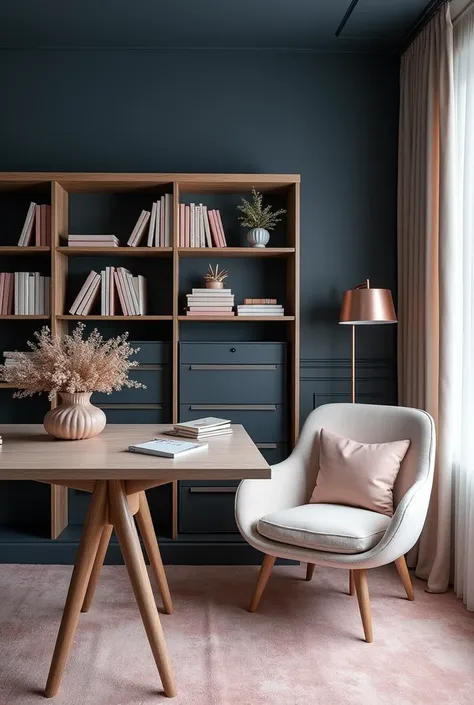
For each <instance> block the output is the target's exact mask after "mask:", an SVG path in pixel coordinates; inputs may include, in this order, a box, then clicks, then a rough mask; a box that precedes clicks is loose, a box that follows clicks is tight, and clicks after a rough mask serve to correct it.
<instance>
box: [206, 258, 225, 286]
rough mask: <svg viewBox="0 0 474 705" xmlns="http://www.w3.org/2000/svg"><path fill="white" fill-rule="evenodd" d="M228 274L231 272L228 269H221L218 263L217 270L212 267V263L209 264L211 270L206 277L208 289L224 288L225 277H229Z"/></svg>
mask: <svg viewBox="0 0 474 705" xmlns="http://www.w3.org/2000/svg"><path fill="white" fill-rule="evenodd" d="M228 276H229V273H228V272H227V270H226V269H221V270H220V271H219V265H218V264H216V268H215V270H214V269H213V268H212V265H209V271H208V272H207V274H206V275H205V277H204V279H205V280H206V289H223V288H224V279H227V277H228Z"/></svg>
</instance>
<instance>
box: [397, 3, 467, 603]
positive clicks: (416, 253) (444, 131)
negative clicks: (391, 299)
mask: <svg viewBox="0 0 474 705" xmlns="http://www.w3.org/2000/svg"><path fill="white" fill-rule="evenodd" d="M400 82H401V84H400V91H401V93H400V131H399V175H398V272H399V275H398V318H399V329H398V336H399V349H398V369H399V403H400V404H402V405H406V406H413V407H417V408H422V409H426V410H427V411H429V413H430V414H432V416H433V417H434V419H435V421H436V427H437V436H438V453H437V467H436V472H435V482H434V487H433V494H432V501H431V505H430V510H429V513H428V518H427V522H426V524H425V528H424V530H423V533H422V536H421V539H420V541H419V543H418V545H417V547H416V548H415V549H414V550H413V551H412V552H411V554H410V556H409V563H410V565H411V566H416V574H417V575H418V576H419V577H421V578H424V579H426V580H428V590H429V591H432V592H441V591H443V590H446V589H447V587H448V583H449V579H450V563H451V550H450V546H451V532H452V515H451V503H452V483H453V469H452V465H453V464H452V458H453V442H454V441H453V438H454V433H453V431H454V430H455V429H454V419H455V413H454V405H455V399H454V396H455V395H454V381H453V370H454V368H455V350H454V345H453V342H452V341H453V340H454V336H453V335H452V326H453V325H454V323H453V322H454V315H455V307H456V296H455V295H454V294H453V288H452V283H453V279H454V277H453V270H454V267H455V264H454V247H455V240H454V234H455V208H454V205H455V169H454V165H455V162H454V158H455V132H454V118H455V112H454V86H453V83H454V81H453V28H452V24H451V19H450V13H449V3H447V4H446V5H444V6H443V7H442V8H441V9H440V10H439V11H438V12H437V13H436V15H435V16H434V17H433V19H432V20H431V21H430V23H429V24H428V26H427V27H425V29H424V30H423V31H422V32H421V34H420V35H419V36H418V37H417V38H416V39H415V41H414V42H413V43H412V44H411V46H410V47H409V48H408V50H407V51H406V52H405V54H404V55H403V56H402V61H401V73H400Z"/></svg>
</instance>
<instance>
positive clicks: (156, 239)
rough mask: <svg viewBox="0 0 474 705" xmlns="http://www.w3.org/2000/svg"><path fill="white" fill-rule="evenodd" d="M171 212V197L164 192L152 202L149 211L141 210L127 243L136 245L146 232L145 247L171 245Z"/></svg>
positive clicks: (130, 245)
mask: <svg viewBox="0 0 474 705" xmlns="http://www.w3.org/2000/svg"><path fill="white" fill-rule="evenodd" d="M172 213H173V197H172V195H171V194H170V193H166V194H165V195H164V196H162V197H161V198H160V200H159V201H157V202H156V203H153V205H152V207H151V211H147V210H142V212H141V213H140V217H139V218H138V220H137V222H136V224H135V227H134V228H133V231H132V234H131V235H130V237H129V238H128V242H127V245H128V246H129V247H137V246H138V245H139V244H140V242H141V241H142V239H143V237H144V235H145V233H147V241H146V246H147V247H171V240H172V236H171V233H172Z"/></svg>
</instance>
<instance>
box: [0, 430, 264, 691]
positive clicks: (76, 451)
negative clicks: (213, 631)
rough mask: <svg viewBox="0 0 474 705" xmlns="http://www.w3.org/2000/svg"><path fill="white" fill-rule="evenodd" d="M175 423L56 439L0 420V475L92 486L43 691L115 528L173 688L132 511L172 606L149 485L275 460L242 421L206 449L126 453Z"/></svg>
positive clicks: (259, 472)
mask: <svg viewBox="0 0 474 705" xmlns="http://www.w3.org/2000/svg"><path fill="white" fill-rule="evenodd" d="M169 428H170V426H169V425H166V426H155V425H125V424H123V425H111V426H107V427H106V428H105V430H104V431H103V432H102V433H101V434H100V435H99V436H97V437H96V438H91V439H89V440H86V441H57V440H55V439H53V438H51V436H48V435H47V433H46V432H45V431H44V429H43V427H42V426H40V425H26V424H25V425H22V424H19V425H0V435H2V436H3V445H2V446H0V480H37V481H39V482H47V483H50V484H54V485H62V486H66V487H73V488H76V489H81V490H86V491H89V492H92V499H91V504H90V508H89V512H88V514H87V518H86V521H85V523H84V529H83V532H82V536H81V540H80V543H79V548H78V551H77V558H76V564H75V566H74V570H73V573H72V577H71V583H70V585H69V591H68V595H67V598H66V605H65V607H64V613H63V616H62V620H61V625H60V627H59V633H58V638H57V641H56V646H55V649H54V653H53V659H52V662H51V668H50V671H49V676H48V681H47V684H46V689H45V695H46V696H47V697H53V696H54V695H56V693H57V692H58V689H59V685H60V682H61V677H62V674H63V671H64V667H65V665H66V660H67V657H68V654H69V651H70V649H71V645H72V641H73V638H74V633H75V630H76V627H77V623H78V620H79V614H80V612H81V610H82V611H87V610H88V609H89V607H90V605H91V602H92V598H93V594H94V590H95V586H96V584H97V580H98V577H99V573H100V569H101V567H102V563H103V561H104V557H105V553H106V551H107V546H108V543H109V540H110V536H111V534H112V530H113V529H115V532H116V534H117V538H118V541H119V544H120V547H121V550H122V553H123V557H124V562H125V565H126V568H127V571H128V574H129V577H130V582H131V583H132V587H133V591H134V593H135V599H136V601H137V604H138V608H139V610H140V614H141V617H142V620H143V625H144V627H145V631H146V634H147V637H148V641H149V643H150V647H151V650H152V652H153V656H154V658H155V662H156V665H157V667H158V671H159V674H160V677H161V681H162V683H163V690H164V692H165V694H166V695H167V696H168V697H173V696H175V695H176V686H175V682H174V677H173V671H172V667H171V663H170V660H169V657H168V651H167V648H166V643H165V640H164V635H163V630H162V627H161V622H160V618H159V616H158V610H157V608H156V604H155V600H154V598H153V591H152V588H151V585H150V581H149V578H148V573H147V570H146V566H145V560H144V557H143V554H142V551H141V548H140V540H139V538H138V533H137V529H136V526H135V522H134V520H133V517H134V516H135V517H136V519H137V523H138V527H139V529H140V533H141V535H142V539H143V543H144V545H145V548H146V551H147V554H148V558H149V560H150V566H151V568H152V572H153V574H154V576H155V578H156V580H157V583H158V587H159V590H160V594H161V597H162V600H163V604H164V607H165V610H166V612H168V613H169V614H171V613H172V611H173V607H172V603H171V596H170V593H169V588H168V583H167V581H166V575H165V571H164V568H163V563H162V561H161V555H160V551H159V548H158V544H157V541H156V535H155V532H154V529H153V523H152V520H151V515H150V511H149V508H148V503H147V500H146V495H145V490H147V489H150V488H152V487H156V486H157V485H161V484H164V483H167V482H171V481H172V480H238V479H246V478H269V477H270V475H271V471H270V467H269V466H268V464H267V463H266V461H265V459H264V458H263V456H262V455H261V454H260V452H259V451H258V449H257V448H256V446H255V445H254V443H253V442H252V440H251V439H250V437H249V436H248V434H247V432H246V431H245V429H244V428H243V427H242V426H233V429H234V433H233V434H232V435H228V436H220V437H219V436H217V437H215V438H210V439H208V440H207V441H206V442H207V443H208V444H209V447H208V449H206V450H199V451H196V452H192V453H187V454H185V455H183V456H182V457H178V458H176V459H174V460H173V459H168V458H157V457H153V456H149V455H138V454H135V453H129V452H127V451H126V448H127V447H128V446H129V445H130V444H132V443H140V442H143V441H146V440H151V439H152V438H156V437H157V436H159V434H160V431H164V430H166V429H169Z"/></svg>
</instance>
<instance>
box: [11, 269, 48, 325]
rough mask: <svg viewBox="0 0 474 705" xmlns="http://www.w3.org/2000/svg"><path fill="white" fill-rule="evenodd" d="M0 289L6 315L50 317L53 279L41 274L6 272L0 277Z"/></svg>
mask: <svg viewBox="0 0 474 705" xmlns="http://www.w3.org/2000/svg"><path fill="white" fill-rule="evenodd" d="M0 289H1V296H2V311H3V310H4V307H5V306H6V310H5V315H10V314H12V313H14V314H15V315H20V316H49V313H50V289H51V277H43V276H42V275H41V274H40V273H39V272H15V273H14V274H10V273H9V272H6V273H3V274H1V275H0ZM12 309H13V310H12Z"/></svg>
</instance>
